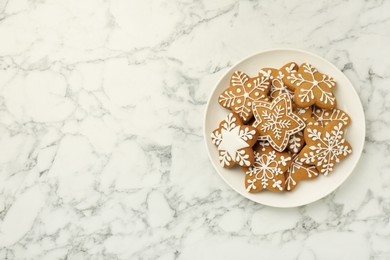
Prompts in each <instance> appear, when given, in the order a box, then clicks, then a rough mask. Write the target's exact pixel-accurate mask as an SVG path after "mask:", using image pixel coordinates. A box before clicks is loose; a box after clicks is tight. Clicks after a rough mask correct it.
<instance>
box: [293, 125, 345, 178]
mask: <svg viewBox="0 0 390 260" xmlns="http://www.w3.org/2000/svg"><path fill="white" fill-rule="evenodd" d="M344 129H345V125H344V124H343V123H340V122H337V121H334V122H329V123H328V124H327V125H326V126H324V127H322V126H320V125H319V123H314V124H308V126H307V127H306V129H305V133H304V138H305V142H306V146H305V147H303V149H302V151H301V152H300V153H299V156H298V157H299V161H300V162H302V163H305V164H309V165H315V166H316V168H317V170H318V171H319V172H320V173H322V174H324V175H328V174H329V173H330V172H332V171H333V168H334V166H335V165H336V163H338V162H340V160H342V159H344V158H346V157H347V156H348V155H350V154H351V153H352V147H351V146H350V145H349V143H348V142H347V141H346V140H345V139H344V137H343V136H344Z"/></svg>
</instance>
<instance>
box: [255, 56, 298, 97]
mask: <svg viewBox="0 0 390 260" xmlns="http://www.w3.org/2000/svg"><path fill="white" fill-rule="evenodd" d="M297 71H298V65H297V64H296V63H295V62H290V63H287V64H286V65H284V66H283V67H281V68H280V69H274V68H263V69H261V70H260V71H259V75H260V76H263V77H266V78H268V79H270V82H271V92H270V96H271V98H276V97H277V96H279V95H281V94H283V93H287V94H289V95H290V97H291V99H293V98H294V91H291V90H290V89H288V88H287V86H286V85H285V84H284V82H283V78H285V77H286V76H287V75H290V74H291V73H296V72H297Z"/></svg>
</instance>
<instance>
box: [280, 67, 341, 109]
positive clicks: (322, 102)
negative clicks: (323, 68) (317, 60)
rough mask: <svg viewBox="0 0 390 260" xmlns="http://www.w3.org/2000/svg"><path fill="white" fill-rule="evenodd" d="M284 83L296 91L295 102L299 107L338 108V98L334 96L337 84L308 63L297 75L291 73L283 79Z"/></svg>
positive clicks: (300, 68)
mask: <svg viewBox="0 0 390 260" xmlns="http://www.w3.org/2000/svg"><path fill="white" fill-rule="evenodd" d="M283 81H284V83H285V84H286V85H287V86H289V87H290V88H292V89H294V102H295V104H296V105H297V106H298V107H308V106H311V105H314V104H315V105H316V106H318V107H320V108H325V109H329V108H334V107H335V106H336V97H335V96H334V94H333V90H334V88H335V87H336V82H335V81H334V80H333V78H331V77H329V76H328V75H325V74H322V73H320V72H318V70H317V69H316V68H314V67H313V66H312V65H310V64H308V63H304V64H302V65H301V66H300V67H299V70H298V72H297V73H291V74H290V75H288V76H287V77H285V78H283Z"/></svg>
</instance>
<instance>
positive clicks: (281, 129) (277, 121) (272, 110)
mask: <svg viewBox="0 0 390 260" xmlns="http://www.w3.org/2000/svg"><path fill="white" fill-rule="evenodd" d="M253 113H254V116H255V122H254V123H253V126H254V127H256V128H257V130H258V131H259V133H260V136H259V138H258V139H259V140H267V141H268V142H269V143H270V144H271V146H272V147H273V148H274V149H275V150H276V151H278V152H282V151H283V150H284V149H285V148H286V147H287V144H288V141H289V139H290V136H291V135H293V134H295V133H297V132H299V131H301V130H302V129H304V128H305V126H306V124H305V122H304V121H303V120H302V119H301V118H300V117H299V116H298V115H296V114H295V113H293V112H292V104H291V99H290V97H289V96H288V94H286V93H284V94H281V95H279V96H278V97H276V98H275V99H274V100H273V101H272V102H271V103H269V102H265V101H256V102H255V103H254V105H253Z"/></svg>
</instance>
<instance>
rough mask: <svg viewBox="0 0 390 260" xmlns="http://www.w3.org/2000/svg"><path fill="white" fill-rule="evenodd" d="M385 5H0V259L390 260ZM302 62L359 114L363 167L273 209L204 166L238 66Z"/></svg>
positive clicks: (75, 0) (389, 8) (389, 76)
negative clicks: (319, 64)
mask: <svg viewBox="0 0 390 260" xmlns="http://www.w3.org/2000/svg"><path fill="white" fill-rule="evenodd" d="M389 28H390V1H362V0H358V1H356V0H350V1H299V0H294V1H287V0H286V1H242V2H235V1H218V2H217V1H203V2H202V1H188V0H185V1H180V2H179V1H126V0H115V1H114V0H113V1H110V0H108V1H100V0H90V1H79V0H72V1H70V0H69V1H68V0H67V1H54V0H53V1H45V0H43V1H26V0H0V259H244V258H249V259H274V260H276V259H283V260H286V259H297V260H303V259H318V260H322V259H324V260H325V259H348V260H349V259H354V260H359V259H362V260H363V259H390V222H389V219H390V155H389V154H390V132H389V128H390V105H389V104H390V29H389ZM276 47H293V48H301V49H305V50H308V51H311V52H314V53H317V54H319V55H321V56H323V57H324V58H326V59H328V60H329V61H331V62H333V63H334V64H335V65H336V66H337V67H338V68H340V69H341V70H342V71H344V73H345V74H346V75H347V77H348V78H349V79H350V80H351V81H352V83H353V84H354V86H355V88H356V90H357V92H358V93H359V96H360V98H361V101H362V103H363V105H364V109H365V113H366V120H367V122H366V124H367V138H366V145H365V149H364V154H363V155H362V158H361V161H360V163H359V165H358V168H357V169H356V170H355V172H354V173H353V175H352V176H351V177H350V178H349V179H348V180H347V182H346V183H345V184H344V185H343V186H342V187H341V188H340V189H338V190H337V191H336V192H334V193H332V194H331V195H330V196H328V197H326V198H324V199H322V200H320V201H318V202H316V203H314V204H311V205H308V206H304V207H300V208H293V209H275V208H270V207H265V206H262V205H258V204H255V203H253V202H251V201H248V200H247V199H244V198H243V197H241V196H240V195H238V194H236V193H235V192H234V191H233V190H231V189H230V188H229V187H228V186H227V185H226V184H225V183H224V182H223V181H222V180H221V179H220V177H219V176H218V175H217V174H216V172H215V171H214V169H213V168H212V166H211V164H210V162H209V159H208V158H207V155H206V151H205V145H204V143H203V142H204V141H203V136H202V119H203V114H204V109H205V104H206V101H207V98H208V95H209V93H210V92H211V90H212V88H213V86H214V84H215V83H216V81H217V79H218V78H219V77H220V76H221V75H222V74H223V73H224V72H225V71H226V70H227V68H228V67H229V66H231V65H232V64H233V63H234V62H236V61H237V60H239V59H241V58H243V57H245V56H247V55H249V54H251V53H254V52H258V51H261V50H264V49H269V48H276Z"/></svg>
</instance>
